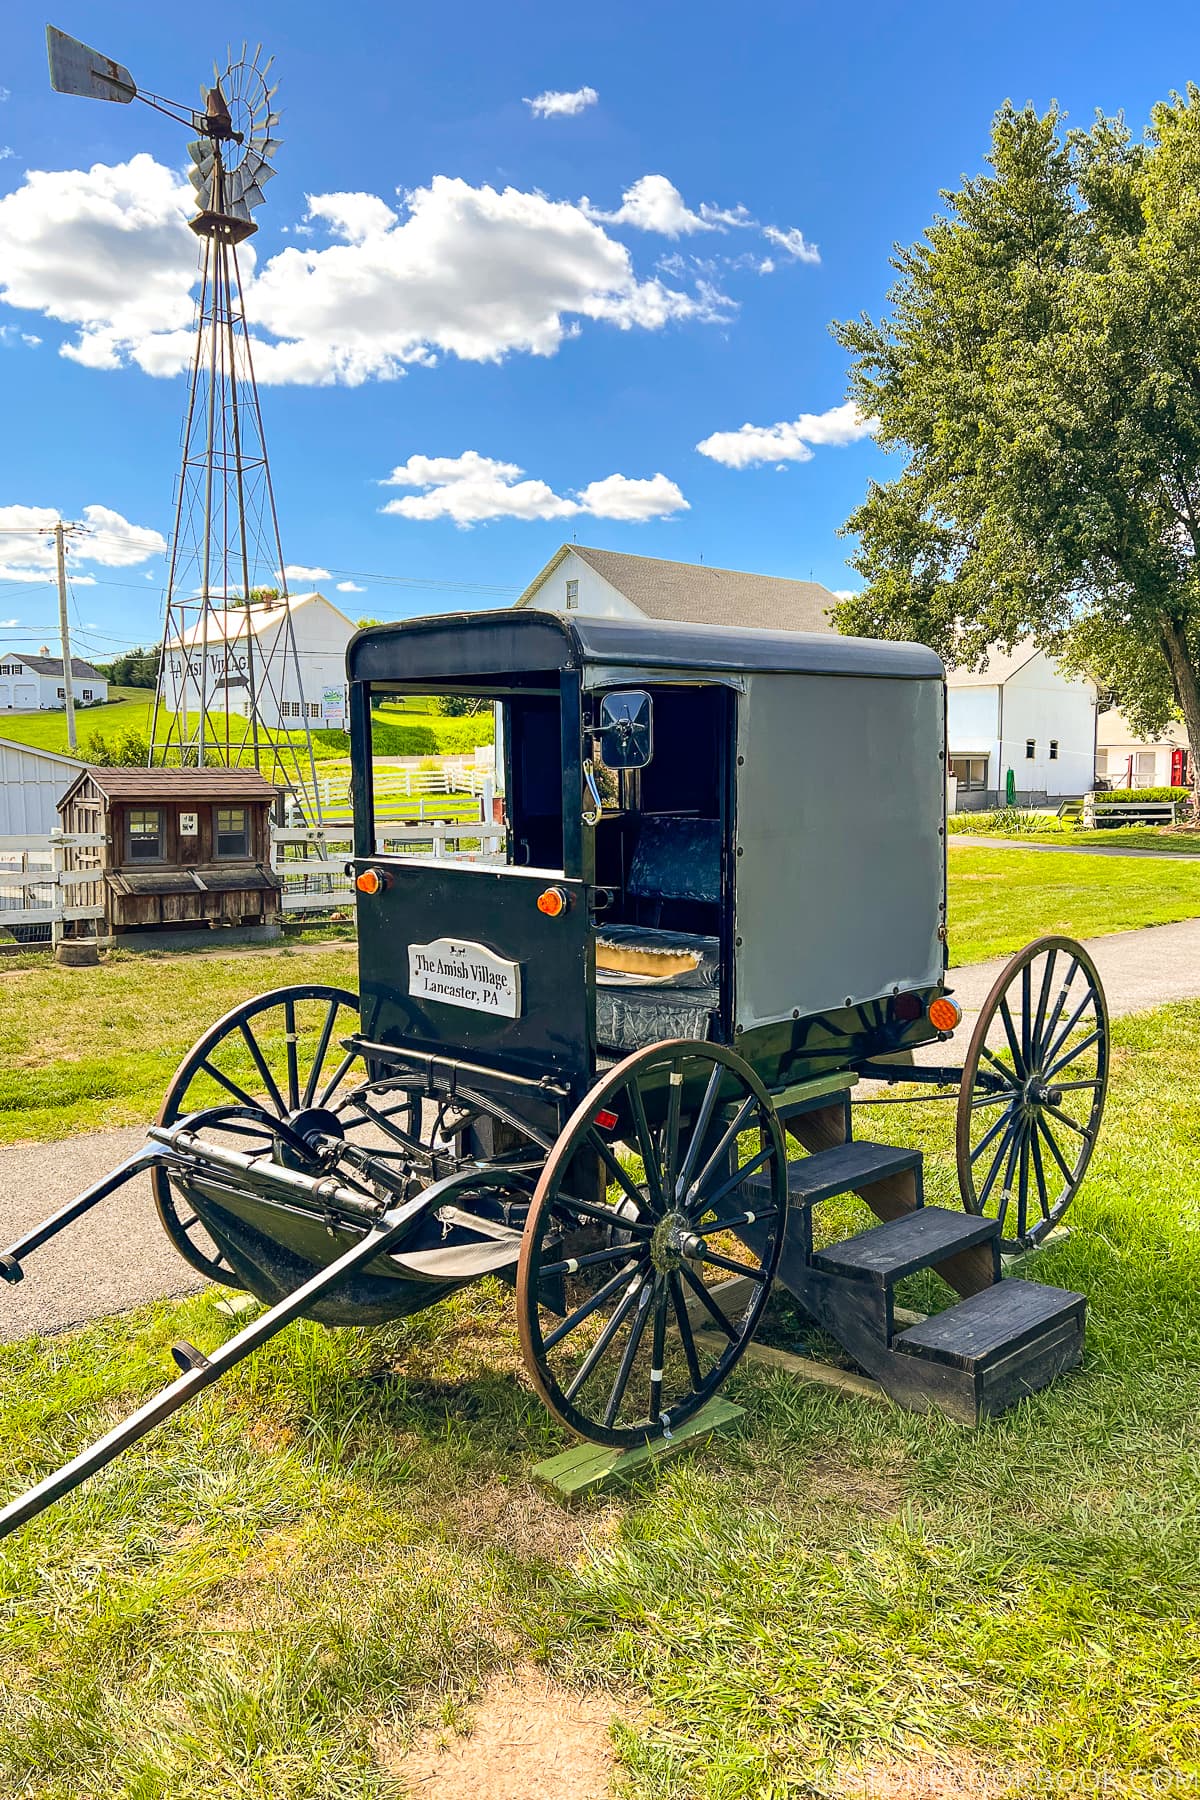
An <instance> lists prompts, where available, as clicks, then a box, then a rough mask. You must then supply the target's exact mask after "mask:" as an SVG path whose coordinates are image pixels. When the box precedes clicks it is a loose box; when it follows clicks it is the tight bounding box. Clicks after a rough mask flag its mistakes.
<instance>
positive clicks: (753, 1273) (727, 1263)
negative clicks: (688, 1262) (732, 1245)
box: [700, 1250, 767, 1281]
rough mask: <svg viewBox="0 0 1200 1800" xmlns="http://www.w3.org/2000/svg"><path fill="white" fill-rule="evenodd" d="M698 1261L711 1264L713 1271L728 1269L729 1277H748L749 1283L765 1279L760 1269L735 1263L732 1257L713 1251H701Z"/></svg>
mask: <svg viewBox="0 0 1200 1800" xmlns="http://www.w3.org/2000/svg"><path fill="white" fill-rule="evenodd" d="M700 1261H701V1262H706V1263H711V1264H712V1265H713V1267H714V1268H715V1269H728V1270H729V1273H730V1274H731V1275H748V1276H749V1278H750V1280H751V1281H765V1280H766V1279H767V1278H766V1275H765V1274H764V1273H763V1271H762V1270H761V1269H758V1268H752V1267H751V1266H750V1264H749V1263H740V1262H735V1261H734V1259H733V1257H732V1256H720V1255H718V1253H717V1252H716V1251H715V1250H701V1252H700Z"/></svg>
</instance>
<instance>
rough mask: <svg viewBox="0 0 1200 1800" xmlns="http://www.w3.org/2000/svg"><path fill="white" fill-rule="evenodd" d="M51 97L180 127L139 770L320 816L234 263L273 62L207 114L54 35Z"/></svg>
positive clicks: (253, 194)
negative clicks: (112, 106)
mask: <svg viewBox="0 0 1200 1800" xmlns="http://www.w3.org/2000/svg"><path fill="white" fill-rule="evenodd" d="M46 41H47V48H48V51H49V57H50V81H51V86H52V87H54V88H55V89H56V90H57V91H58V92H59V93H67V94H83V95H86V96H87V97H89V98H91V99H98V100H114V101H118V102H122V103H126V104H127V103H128V102H129V101H131V100H134V99H138V100H141V101H143V102H144V103H145V104H147V105H148V106H151V107H153V108H154V110H155V111H157V112H162V113H165V114H166V116H167V117H168V118H171V119H174V120H175V121H176V122H177V123H179V124H182V125H186V126H188V127H189V128H190V129H191V130H192V131H194V132H195V134H196V135H195V137H194V138H193V140H192V141H191V142H190V143H189V144H188V155H189V157H190V159H191V168H190V169H189V171H188V177H189V180H190V181H191V184H192V187H193V188H194V189H195V192H196V216H195V217H194V218H193V219H192V220H190V221H189V223H190V226H191V229H192V230H193V231H194V232H195V234H196V236H197V237H198V238H199V240H200V246H201V251H200V301H199V308H198V318H197V328H196V339H195V347H194V352H193V356H192V364H191V370H190V374H189V381H188V399H187V410H186V414H185V423H184V431H183V462H182V466H181V469H180V473H179V483H178V488H177V492H176V502H175V527H174V531H173V533H172V537H171V550H170V563H169V573H168V577H167V591H166V607H165V620H164V627H163V651H162V658H161V661H160V664H159V676H158V689H157V694H156V704H155V712H154V727H153V734H152V739H151V747H150V762H151V764H152V765H153V764H155V763H167V762H171V763H174V762H182V763H184V764H188V765H196V766H202V765H205V764H221V763H224V764H235V763H252V764H253V766H254V767H255V768H261V769H262V770H263V772H264V773H265V774H267V775H268V776H271V777H272V778H273V779H275V780H278V781H280V782H282V783H284V784H286V785H287V786H289V787H291V788H292V789H293V790H294V791H296V792H297V793H298V794H299V793H303V792H304V791H305V790H306V791H307V795H308V796H310V797H311V798H308V799H306V800H305V802H304V804H305V807H306V810H307V811H309V812H312V813H319V803H318V801H317V798H316V795H317V785H316V769H315V765H314V761H313V751H312V737H311V730H310V724H309V717H310V709H309V706H308V704H307V701H306V699H305V694H304V679H303V671H302V668H301V663H300V656H299V652H298V649H297V645H296V631H295V622H294V619H293V616H292V610H291V605H290V598H289V595H288V590H287V577H286V574H285V572H284V569H285V565H284V560H283V548H282V545H281V543H280V537H279V519H278V514H277V512H276V507H275V494H274V489H273V487H272V483H271V470H270V464H269V462H268V460H267V449H266V439H265V436H264V433H263V421H262V408H261V405H260V403H259V394H258V385H257V382H256V381H255V377H254V359H253V349H252V344H251V339H250V334H249V331H248V330H247V325H246V306H245V297H244V292H243V286H242V269H241V264H240V262H239V258H238V247H239V245H241V244H244V243H245V241H246V239H247V238H249V237H251V236H252V235H253V233H254V232H255V231H256V230H257V229H258V228H257V226H256V225H255V223H254V219H253V212H254V209H255V208H256V207H258V206H260V205H261V204H262V201H263V198H264V194H263V189H264V187H265V185H266V183H267V182H268V181H269V180H270V179H271V177H272V176H273V174H274V173H275V171H274V167H273V159H274V157H275V154H276V152H277V151H278V149H279V141H278V139H276V138H275V137H274V136H273V135H272V134H273V132H274V131H275V128H276V127H277V126H278V124H279V114H278V113H277V112H275V111H274V110H273V101H274V96H275V91H276V90H275V88H274V87H273V86H270V85H268V77H269V74H270V67H271V61H272V59H270V58H268V60H267V61H266V62H265V63H263V64H262V65H261V66H260V62H259V59H260V56H261V53H262V46H261V45H259V46H258V48H257V49H256V50H255V52H254V54H253V56H247V54H246V46H245V45H243V46H242V54H241V56H240V57H238V58H236V59H235V58H234V57H233V55H232V53H231V54H230V56H229V60H228V62H227V65H226V68H225V70H224V73H222V72H221V71H219V70H218V68H217V66H216V64H214V65H213V85H212V87H211V88H210V87H208V86H206V85H205V86H202V88H201V93H202V96H203V111H197V110H196V109H194V108H191V107H187V106H185V105H182V104H181V103H179V102H176V101H171V100H166V99H164V98H163V97H162V96H161V95H158V94H152V93H149V92H147V91H144V90H141V89H139V88H138V87H137V85H136V83H135V82H134V81H133V79H132V77H131V76H130V74H129V71H128V69H126V68H124V67H123V66H122V65H121V64H120V63H115V62H113V61H112V60H111V59H110V58H108V57H105V56H101V55H100V54H99V52H98V51H95V50H91V49H89V48H88V46H87V45H86V44H81V43H80V42H79V41H78V40H77V39H75V38H70V37H67V36H66V34H65V33H63V32H60V31H57V30H56V29H55V28H54V27H53V26H48V27H47V30H46Z"/></svg>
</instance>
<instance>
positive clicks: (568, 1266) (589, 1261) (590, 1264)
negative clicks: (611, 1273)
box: [541, 1244, 640, 1275]
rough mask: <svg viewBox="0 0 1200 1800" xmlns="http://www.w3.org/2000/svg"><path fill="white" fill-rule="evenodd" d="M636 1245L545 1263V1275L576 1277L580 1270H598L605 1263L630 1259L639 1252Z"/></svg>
mask: <svg viewBox="0 0 1200 1800" xmlns="http://www.w3.org/2000/svg"><path fill="white" fill-rule="evenodd" d="M639 1248H640V1246H639V1245H636V1244H617V1245H616V1246H615V1247H614V1248H613V1249H611V1250H589V1251H588V1252H587V1253H586V1255H584V1256H568V1257H566V1258H565V1259H564V1261H562V1262H553V1263H543V1264H542V1267H541V1273H542V1274H543V1275H574V1274H576V1273H577V1272H578V1270H580V1269H598V1268H600V1267H601V1265H602V1264H604V1263H610V1262H619V1261H620V1259H621V1258H622V1257H624V1258H625V1261H626V1262H628V1261H629V1258H630V1257H631V1256H632V1255H634V1254H635V1252H637V1251H638V1250H639Z"/></svg>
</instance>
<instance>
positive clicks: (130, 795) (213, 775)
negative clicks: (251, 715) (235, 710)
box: [59, 768, 282, 805]
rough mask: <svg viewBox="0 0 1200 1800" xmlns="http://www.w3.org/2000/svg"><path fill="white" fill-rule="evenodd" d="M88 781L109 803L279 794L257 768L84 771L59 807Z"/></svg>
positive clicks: (262, 797) (267, 797) (263, 797)
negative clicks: (112, 801)
mask: <svg viewBox="0 0 1200 1800" xmlns="http://www.w3.org/2000/svg"><path fill="white" fill-rule="evenodd" d="M88 778H90V779H91V780H92V781H94V782H95V784H96V786H97V787H98V788H99V789H100V792H101V793H102V794H103V795H104V796H105V798H106V799H108V800H148V801H152V802H153V801H161V800H197V801H207V800H274V799H275V798H276V797H277V795H278V794H279V793H280V792H281V791H282V790H281V789H280V788H277V787H274V786H273V785H272V784H271V782H269V781H268V780H267V779H266V777H265V776H263V775H260V774H259V773H258V770H257V769H220V768H217V769H107V768H87V769H83V770H82V771H81V772H80V774H79V776H78V777H77V779H76V780H75V781H74V782H72V784H71V786H70V787H69V788H68V789H67V792H66V793H65V794H64V795H63V798H62V801H60V803H59V804H60V805H62V804H64V803H65V802H66V801H67V800H68V799H70V797H71V795H72V794H73V793H74V791H75V788H76V787H77V786H78V785H79V782H80V781H83V780H85V779H88Z"/></svg>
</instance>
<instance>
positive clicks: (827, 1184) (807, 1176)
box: [746, 1138, 921, 1206]
mask: <svg viewBox="0 0 1200 1800" xmlns="http://www.w3.org/2000/svg"><path fill="white" fill-rule="evenodd" d="M920 1167H921V1152H920V1151H919V1150H896V1149H894V1148H893V1147H892V1146H891V1145H890V1144H871V1143H868V1142H866V1140H865V1139H861V1138H857V1139H854V1140H853V1141H851V1142H849V1143H845V1144H835V1145H834V1146H833V1147H832V1149H829V1150H814V1151H813V1154H812V1155H811V1156H798V1157H797V1158H796V1160H795V1161H794V1162H790V1163H789V1164H788V1166H787V1173H788V1193H789V1194H790V1196H791V1199H792V1204H793V1205H795V1206H815V1205H816V1204H817V1202H818V1201H819V1200H832V1199H834V1198H835V1196H836V1195H838V1194H850V1193H853V1192H854V1191H855V1189H857V1188H864V1187H870V1185H871V1183H872V1182H873V1181H883V1180H884V1179H885V1178H886V1177H887V1176H889V1175H903V1174H905V1173H906V1172H907V1171H908V1170H909V1169H919V1168H920ZM746 1185H747V1187H750V1186H752V1185H754V1184H752V1183H750V1182H747V1184H746ZM763 1185H765V1184H763Z"/></svg>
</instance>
